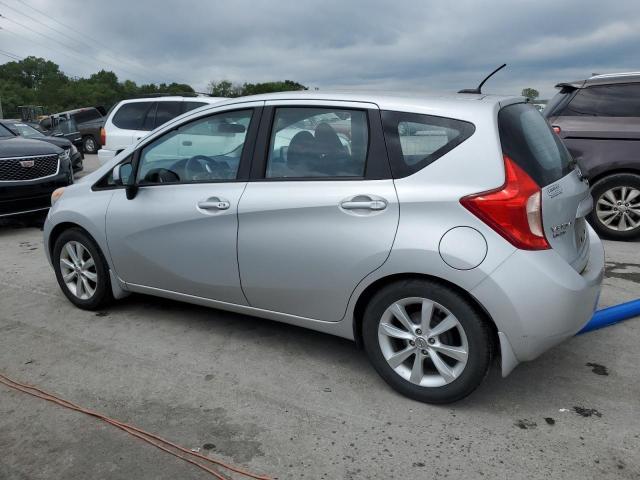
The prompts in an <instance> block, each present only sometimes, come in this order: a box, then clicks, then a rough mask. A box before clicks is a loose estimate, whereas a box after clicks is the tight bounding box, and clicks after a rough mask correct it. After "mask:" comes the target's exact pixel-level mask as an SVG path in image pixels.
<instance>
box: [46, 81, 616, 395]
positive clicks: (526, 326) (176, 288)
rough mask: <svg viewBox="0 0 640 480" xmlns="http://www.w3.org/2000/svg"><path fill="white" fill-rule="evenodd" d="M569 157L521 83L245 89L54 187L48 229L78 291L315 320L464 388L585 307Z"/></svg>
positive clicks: (576, 326)
mask: <svg viewBox="0 0 640 480" xmlns="http://www.w3.org/2000/svg"><path fill="white" fill-rule="evenodd" d="M574 167H575V165H574V162H573V160H572V158H571V156H570V155H569V154H568V152H567V150H566V149H565V148H564V146H563V145H562V143H561V141H560V139H559V138H558V136H557V135H555V134H554V133H553V132H552V130H551V128H550V126H549V125H548V124H547V122H546V121H545V119H544V118H543V117H542V116H541V115H540V113H539V112H538V111H537V110H536V108H535V107H533V106H531V105H530V104H527V103H525V102H524V99H522V98H520V97H516V98H509V97H495V96H483V95H456V96H452V97H448V98H447V97H444V98H438V97H424V98H420V99H415V98H414V99H408V98H393V97H385V96H363V95H345V94H335V95H330V94H318V93H315V94H311V93H301V94H292V93H286V94H271V95H265V96H256V97H246V98H237V99H233V100H228V101H225V102H224V103H220V104H216V105H213V106H211V107H208V108H202V109H199V110H197V111H195V112H190V113H187V114H184V115H182V116H180V117H178V118H176V119H174V120H172V121H170V122H169V123H167V124H165V125H163V126H162V127H160V128H159V129H156V130H155V131H153V132H152V133H150V134H149V135H148V136H147V137H145V138H144V139H142V140H141V141H140V142H138V143H137V144H136V145H134V146H132V147H130V148H128V149H126V150H125V151H123V152H122V153H120V154H119V155H117V156H116V157H115V158H113V159H112V160H111V161H109V162H108V163H107V164H106V165H103V166H102V167H101V168H100V169H99V170H97V171H96V172H94V173H92V174H90V175H88V176H86V177H84V178H83V179H82V180H80V182H78V183H77V184H75V185H73V186H70V187H67V188H65V189H59V190H57V191H56V192H55V193H54V194H53V196H52V208H51V210H50V212H49V215H48V217H47V221H46V224H45V229H44V236H45V245H46V246H47V254H48V256H49V259H50V261H51V264H52V265H53V268H54V270H55V274H56V278H57V280H58V282H59V284H60V288H61V289H62V291H63V292H64V294H65V295H66V296H67V298H68V299H69V300H70V301H71V302H73V303H74V304H75V305H77V306H78V307H80V308H84V309H97V308H102V307H104V305H105V304H107V303H108V302H109V301H111V300H112V299H114V298H116V299H118V298H122V297H124V296H125V295H127V294H128V293H129V292H138V293H144V294H150V295H156V296H160V297H166V298H171V299H175V300H182V301H186V302H191V303H196V304H200V305H207V306H211V307H215V308H220V309H224V310H231V311H234V312H241V313H246V314H250V315H255V316H258V317H263V318H266V319H271V320H277V321H281V322H286V323H290V324H294V325H299V326H303V327H307V328H311V329H314V330H318V331H321V332H325V333H329V334H333V335H338V336H340V337H345V338H348V339H352V340H355V341H356V342H357V343H358V344H359V345H362V346H363V347H364V349H365V351H366V353H367V355H368V357H369V359H370V360H371V363H372V365H373V367H374V368H375V369H376V370H377V372H378V373H379V374H380V375H381V376H382V377H383V378H384V380H386V381H387V382H388V383H389V384H390V385H391V386H392V387H393V388H395V389H396V390H398V391H399V392H401V393H402V394H404V395H407V396H409V397H411V398H414V399H417V400H421V401H425V402H432V403H445V402H452V401H455V400H458V399H460V398H462V397H464V396H466V395H468V394H469V393H471V392H472V391H473V390H474V389H475V388H476V387H477V386H478V385H479V384H480V383H481V382H482V380H483V378H484V377H485V375H486V373H487V371H488V369H489V366H490V363H491V361H492V358H494V357H496V356H497V357H499V358H500V361H501V369H502V373H503V375H507V374H509V373H510V372H511V371H512V370H513V368H514V367H515V366H516V365H517V364H518V363H519V362H523V361H527V360H532V359H534V358H536V357H537V356H538V355H540V354H541V353H543V352H544V351H546V350H547V349H549V348H551V347H552V346H554V345H556V344H558V343H560V342H561V341H563V340H565V339H566V338H568V337H571V336H572V335H574V334H575V333H576V332H577V331H578V330H580V329H581V328H582V326H583V325H584V324H585V323H586V322H587V321H588V320H589V318H590V317H591V315H592V313H593V310H594V308H595V306H596V302H597V299H598V295H599V292H600V283H601V280H602V276H603V264H604V254H603V249H602V245H601V243H600V240H599V238H598V236H597V235H596V234H595V233H594V231H593V230H592V229H591V227H590V226H589V225H588V224H587V223H586V221H585V216H586V215H588V214H589V212H590V211H591V209H592V203H593V202H592V200H591V196H590V195H589V188H588V185H587V184H586V183H585V182H584V181H583V180H582V179H581V177H580V175H579V172H578V171H577V170H576V169H575V168H574Z"/></svg>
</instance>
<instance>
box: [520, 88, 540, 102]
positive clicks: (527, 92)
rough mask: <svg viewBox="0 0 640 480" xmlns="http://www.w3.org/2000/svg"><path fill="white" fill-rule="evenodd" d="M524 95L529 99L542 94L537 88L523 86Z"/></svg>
mask: <svg viewBox="0 0 640 480" xmlns="http://www.w3.org/2000/svg"><path fill="white" fill-rule="evenodd" d="M522 96H523V97H527V98H528V99H529V100H535V99H536V98H538V97H539V96H540V92H538V90H536V89H535V88H523V89H522Z"/></svg>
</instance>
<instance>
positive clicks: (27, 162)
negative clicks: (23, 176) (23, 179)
mask: <svg viewBox="0 0 640 480" xmlns="http://www.w3.org/2000/svg"><path fill="white" fill-rule="evenodd" d="M35 164H36V162H35V161H33V160H20V166H21V167H24V168H31V167H33V166H34V165H35Z"/></svg>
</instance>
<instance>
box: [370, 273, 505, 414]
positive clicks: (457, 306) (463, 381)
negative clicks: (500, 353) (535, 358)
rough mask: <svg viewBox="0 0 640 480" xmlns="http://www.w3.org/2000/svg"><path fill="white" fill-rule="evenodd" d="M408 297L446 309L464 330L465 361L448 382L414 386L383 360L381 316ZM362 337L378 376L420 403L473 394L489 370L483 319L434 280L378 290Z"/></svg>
mask: <svg viewBox="0 0 640 480" xmlns="http://www.w3.org/2000/svg"><path fill="white" fill-rule="evenodd" d="M409 297H421V298H427V299H429V300H432V301H434V302H437V303H438V304H440V305H441V306H443V307H444V308H446V309H447V310H449V312H451V313H452V314H453V315H454V316H455V317H456V318H457V320H458V322H459V324H460V325H461V326H462V328H463V329H464V333H465V335H466V338H467V346H468V357H467V362H466V365H464V367H463V370H462V371H461V373H460V374H459V376H458V377H457V378H456V379H455V380H453V381H451V383H447V384H445V385H442V386H433V387H427V386H420V385H417V384H415V383H412V382H410V381H409V380H406V379H405V378H403V377H402V376H401V375H400V374H398V373H396V372H395V371H394V369H393V368H391V366H390V365H389V363H387V360H386V359H385V357H384V354H383V352H382V348H381V346H380V342H379V341H378V328H379V325H380V322H381V319H382V316H383V314H384V312H385V311H386V310H387V308H388V307H389V306H391V305H392V304H393V303H394V302H397V301H399V300H401V299H406V298H409ZM362 334H363V343H364V348H365V351H366V352H367V355H368V357H369V360H370V361H371V363H372V364H373V367H374V368H375V370H376V371H377V372H378V373H379V374H380V376H381V377H382V378H383V379H384V380H385V381H386V382H387V383H388V384H389V385H390V386H391V387H393V388H394V389H395V390H397V391H398V392H400V393H401V394H403V395H405V396H407V397H409V398H412V399H414V400H418V401H420V402H425V403H435V404H443V403H451V402H455V401H457V400H460V399H462V398H464V397H466V396H467V395H469V394H470V393H471V392H473V391H474V390H475V389H476V388H477V387H478V385H480V383H482V381H483V379H484V378H485V377H486V375H487V373H488V371H489V366H490V363H491V358H492V341H491V333H490V329H489V325H488V324H487V320H486V319H485V317H484V316H483V315H482V314H481V313H480V312H478V311H477V309H476V308H475V307H474V306H473V305H472V304H471V303H470V302H469V301H468V300H467V299H465V298H464V297H463V296H462V295H460V294H459V293H458V292H456V291H455V290H453V289H451V288H449V287H446V286H444V285H442V284H440V283H437V282H435V281H428V280H417V279H416V280H406V281H401V282H396V283H392V284H390V285H388V286H386V287H384V288H382V289H381V290H380V291H379V292H378V293H376V294H375V295H374V296H373V298H372V299H371V300H370V302H369V304H368V305H367V308H366V310H365V313H364V319H363V325H362ZM409 358H411V357H409ZM414 358H415V357H414ZM408 361H410V360H408ZM429 361H430V360H427V362H429Z"/></svg>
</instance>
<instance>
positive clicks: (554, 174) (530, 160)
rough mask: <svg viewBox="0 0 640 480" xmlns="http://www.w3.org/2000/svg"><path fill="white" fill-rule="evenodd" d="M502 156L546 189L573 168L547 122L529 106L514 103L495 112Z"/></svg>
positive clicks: (562, 145)
mask: <svg viewBox="0 0 640 480" xmlns="http://www.w3.org/2000/svg"><path fill="white" fill-rule="evenodd" d="M498 130H499V132H500V143H501V144H502V153H503V154H504V155H507V156H508V157H509V158H511V159H512V160H513V161H514V162H516V164H518V166H519V167H520V168H522V169H523V170H524V171H525V172H527V174H528V175H529V176H530V177H531V178H532V179H533V180H534V181H535V182H536V183H537V184H538V185H539V186H540V187H544V186H547V185H549V184H551V183H553V182H555V181H557V180H560V179H561V178H562V177H564V176H565V175H567V174H568V173H569V172H571V170H572V169H573V160H572V158H571V155H570V154H569V152H568V151H567V149H566V147H565V146H564V144H563V143H562V141H561V140H560V138H559V137H558V135H556V134H555V133H554V132H553V130H552V129H551V126H550V125H549V123H548V122H547V121H546V120H545V119H544V117H543V116H542V115H541V114H540V112H539V111H538V110H537V109H536V108H535V107H534V106H532V105H530V104H526V103H517V104H514V105H509V106H507V107H505V108H503V109H502V110H500V112H499V113H498Z"/></svg>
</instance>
